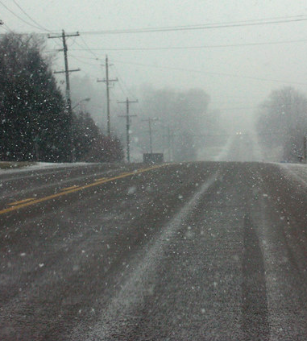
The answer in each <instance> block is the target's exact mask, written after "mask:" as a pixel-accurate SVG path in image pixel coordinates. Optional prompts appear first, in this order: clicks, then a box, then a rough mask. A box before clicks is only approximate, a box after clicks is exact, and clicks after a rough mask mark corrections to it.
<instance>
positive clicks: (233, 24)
mask: <svg viewBox="0 0 307 341" xmlns="http://www.w3.org/2000/svg"><path fill="white" fill-rule="evenodd" d="M303 21H307V18H306V17H303V16H295V17H283V18H273V19H256V20H250V21H237V22H224V23H213V24H200V25H187V26H169V27H153V28H139V29H138V28H136V29H116V30H101V31H84V32H81V33H82V34H87V35H100V34H138V33H157V32H177V31H192V30H209V29H217V28H235V27H245V26H264V25H278V24H286V23H292V22H303Z"/></svg>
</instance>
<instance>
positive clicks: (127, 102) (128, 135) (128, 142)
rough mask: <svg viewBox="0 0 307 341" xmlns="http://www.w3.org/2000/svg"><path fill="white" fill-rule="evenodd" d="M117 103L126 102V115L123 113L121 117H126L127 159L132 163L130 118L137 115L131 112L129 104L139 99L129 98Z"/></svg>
mask: <svg viewBox="0 0 307 341" xmlns="http://www.w3.org/2000/svg"><path fill="white" fill-rule="evenodd" d="M117 103H126V115H121V116H120V117H126V131H127V161H128V163H130V118H131V117H135V116H136V115H130V114H129V105H130V104H131V103H138V101H137V100H136V101H129V99H128V98H127V99H126V100H125V101H124V102H117Z"/></svg>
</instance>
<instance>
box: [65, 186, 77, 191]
mask: <svg viewBox="0 0 307 341" xmlns="http://www.w3.org/2000/svg"><path fill="white" fill-rule="evenodd" d="M77 187H79V186H77V185H73V186H70V187H67V188H62V189H61V191H69V190H70V189H73V188H77Z"/></svg>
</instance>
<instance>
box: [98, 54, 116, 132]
mask: <svg viewBox="0 0 307 341" xmlns="http://www.w3.org/2000/svg"><path fill="white" fill-rule="evenodd" d="M110 65H111V64H110ZM105 67H106V78H105V79H97V82H103V83H106V91H107V127H108V136H109V137H110V136H111V115H110V83H114V82H118V78H115V79H109V60H108V56H106V65H105Z"/></svg>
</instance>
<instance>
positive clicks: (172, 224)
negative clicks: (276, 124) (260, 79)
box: [0, 136, 307, 341]
mask: <svg viewBox="0 0 307 341" xmlns="http://www.w3.org/2000/svg"><path fill="white" fill-rule="evenodd" d="M254 147H255V146H254V142H253V140H252V139H250V138H249V137H248V136H245V137H242V136H236V137H235V138H234V139H233V142H232V144H230V145H229V148H228V152H227V157H226V156H225V155H226V154H225V155H224V157H223V159H224V158H225V161H226V159H228V160H233V161H232V162H225V161H216V162H209V161H208V162H191V163H183V164H165V165H160V166H156V167H148V166H144V165H141V164H136V165H125V166H124V165H121V166H119V165H113V166H107V165H88V166H80V167H71V168H67V169H55V170H50V169H48V170H38V171H29V172H20V173H14V174H5V173H4V174H1V175H0V181H1V199H0V205H1V206H0V226H1V230H0V234H1V238H0V262H1V263H0V266H1V274H0V339H1V340H92V341H94V340H306V338H307V272H306V264H307V217H306V212H307V210H306V207H307V180H305V179H304V174H305V167H304V166H301V167H299V166H294V167H292V168H291V166H282V165H279V164H269V163H261V162H253V161H254V160H255V159H256V160H258V157H256V156H255V149H253V148H254ZM253 150H254V151H253ZM237 161H250V162H237ZM306 178H307V176H306Z"/></svg>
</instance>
